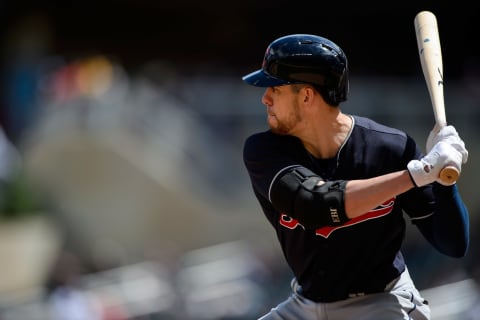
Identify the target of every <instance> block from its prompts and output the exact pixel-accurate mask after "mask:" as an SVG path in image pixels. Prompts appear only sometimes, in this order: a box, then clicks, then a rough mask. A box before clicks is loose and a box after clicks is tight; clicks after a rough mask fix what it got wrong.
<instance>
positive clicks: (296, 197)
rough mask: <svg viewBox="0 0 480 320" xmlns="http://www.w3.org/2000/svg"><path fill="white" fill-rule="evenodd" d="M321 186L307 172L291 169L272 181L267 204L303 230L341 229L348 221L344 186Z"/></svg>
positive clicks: (341, 182)
mask: <svg viewBox="0 0 480 320" xmlns="http://www.w3.org/2000/svg"><path fill="white" fill-rule="evenodd" d="M322 182H323V180H322V179H321V178H320V177H319V176H318V175H316V174H315V173H313V172H312V171H310V170H308V169H307V168H304V167H295V168H294V169H291V170H290V171H289V172H287V173H285V174H283V175H282V176H281V177H280V178H277V179H276V180H274V181H273V185H272V186H271V190H270V201H271V203H272V205H273V206H274V207H275V209H277V210H279V211H281V212H283V213H285V214H287V215H289V216H290V217H292V218H294V219H297V220H298V221H299V222H300V223H301V224H302V225H303V226H304V227H305V228H307V229H316V228H320V227H324V226H337V225H341V224H343V223H345V222H346V221H348V220H349V219H348V217H347V215H346V213H345V206H344V194H345V186H346V183H347V182H346V181H344V180H337V181H327V182H323V183H322Z"/></svg>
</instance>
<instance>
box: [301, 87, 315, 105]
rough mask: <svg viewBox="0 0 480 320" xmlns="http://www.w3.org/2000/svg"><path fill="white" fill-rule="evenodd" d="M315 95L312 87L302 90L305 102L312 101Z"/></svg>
mask: <svg viewBox="0 0 480 320" xmlns="http://www.w3.org/2000/svg"><path fill="white" fill-rule="evenodd" d="M313 95H314V91H313V89H312V88H311V87H309V86H305V87H303V88H302V97H303V102H310V101H312V98H313Z"/></svg>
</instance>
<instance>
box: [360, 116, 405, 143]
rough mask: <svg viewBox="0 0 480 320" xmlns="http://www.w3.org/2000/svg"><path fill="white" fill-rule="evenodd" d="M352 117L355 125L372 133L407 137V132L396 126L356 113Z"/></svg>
mask: <svg viewBox="0 0 480 320" xmlns="http://www.w3.org/2000/svg"><path fill="white" fill-rule="evenodd" d="M353 117H354V119H355V126H356V127H357V128H360V129H363V130H365V131H368V132H370V133H372V134H386V135H394V136H400V137H404V138H406V137H407V134H406V133H405V132H404V131H402V130H400V129H398V128H394V127H391V126H388V125H385V124H382V123H380V122H377V121H375V120H373V119H371V118H367V117H362V116H358V115H355V116H353Z"/></svg>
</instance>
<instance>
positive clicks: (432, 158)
mask: <svg viewBox="0 0 480 320" xmlns="http://www.w3.org/2000/svg"><path fill="white" fill-rule="evenodd" d="M462 163H463V155H462V153H461V152H459V151H458V150H457V149H456V148H455V147H453V146H452V145H450V144H449V143H447V142H444V141H440V142H438V143H437V144H435V145H434V146H433V148H432V149H431V150H430V152H429V153H428V154H427V155H426V156H425V157H423V158H422V159H420V160H411V161H410V162H409V163H408V165H407V169H408V171H409V172H410V176H411V177H412V180H413V182H414V183H415V185H416V186H417V187H421V186H424V185H427V184H430V183H432V182H434V181H436V182H438V183H440V184H443V185H445V186H448V185H452V184H454V183H455V182H453V183H446V182H443V181H442V180H440V171H441V170H442V169H443V168H444V167H446V166H454V167H455V168H457V169H458V171H459V172H460V171H461V168H462Z"/></svg>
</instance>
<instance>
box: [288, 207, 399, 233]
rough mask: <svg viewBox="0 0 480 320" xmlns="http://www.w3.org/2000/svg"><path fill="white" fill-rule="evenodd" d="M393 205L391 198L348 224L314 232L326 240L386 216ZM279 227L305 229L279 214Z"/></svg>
mask: <svg viewBox="0 0 480 320" xmlns="http://www.w3.org/2000/svg"><path fill="white" fill-rule="evenodd" d="M394 204H395V198H391V199H390V200H387V201H385V202H384V203H382V204H381V205H379V206H378V207H376V208H375V209H373V210H370V211H369V212H367V213H365V214H363V215H361V216H359V217H356V218H353V219H351V220H349V221H348V222H346V223H344V224H342V225H341V226H335V227H330V226H327V227H322V228H318V229H317V230H315V234H316V235H317V236H321V237H324V238H328V237H329V236H330V235H331V234H332V233H333V232H334V231H335V230H338V229H341V228H347V227H350V226H353V225H356V224H358V223H362V222H364V221H367V220H371V219H377V218H380V217H383V216H386V215H387V214H389V213H390V212H392V210H393V206H394ZM280 225H282V226H284V227H285V228H288V229H295V228H297V227H301V228H303V229H305V227H304V226H303V225H301V224H300V223H299V222H298V220H296V219H293V218H291V217H289V216H287V215H286V214H281V215H280Z"/></svg>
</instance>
